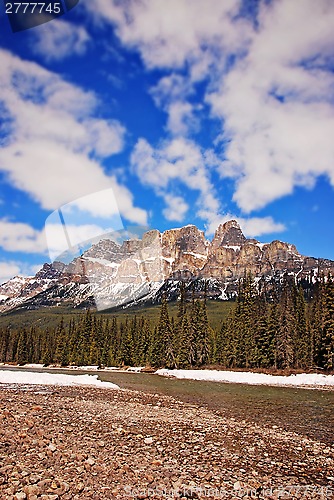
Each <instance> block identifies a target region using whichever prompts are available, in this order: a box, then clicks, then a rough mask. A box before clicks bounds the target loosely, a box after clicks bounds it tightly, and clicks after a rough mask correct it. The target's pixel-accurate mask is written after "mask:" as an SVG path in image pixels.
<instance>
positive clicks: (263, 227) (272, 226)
mask: <svg viewBox="0 0 334 500" xmlns="http://www.w3.org/2000/svg"><path fill="white" fill-rule="evenodd" d="M229 220H236V221H237V222H238V223H239V224H240V227H241V229H242V231H243V233H244V235H245V236H247V237H248V238H253V237H255V236H262V235H264V234H271V233H280V232H282V231H284V230H285V229H286V227H285V225H284V224H282V223H281V222H275V221H274V220H273V218H272V217H270V216H267V217H247V218H245V217H237V216H235V215H233V214H226V215H224V216H223V217H222V216H219V215H216V216H215V215H211V217H210V220H209V223H208V224H207V227H206V232H207V234H214V232H215V230H216V229H217V227H218V226H219V224H224V222H227V221H229Z"/></svg>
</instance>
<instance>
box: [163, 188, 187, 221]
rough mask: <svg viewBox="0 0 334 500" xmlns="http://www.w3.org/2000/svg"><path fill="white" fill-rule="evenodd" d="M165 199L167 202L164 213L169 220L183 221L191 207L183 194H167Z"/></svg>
mask: <svg viewBox="0 0 334 500" xmlns="http://www.w3.org/2000/svg"><path fill="white" fill-rule="evenodd" d="M164 200H165V202H166V204H167V206H166V208H165V209H164V210H163V215H164V217H165V218H166V219H167V220H175V221H179V222H181V221H183V220H184V217H185V215H186V213H187V211H188V209H189V205H188V204H187V203H186V202H185V200H184V199H183V198H182V197H181V196H173V195H171V194H166V195H165V196H164Z"/></svg>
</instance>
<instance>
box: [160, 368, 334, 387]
mask: <svg viewBox="0 0 334 500" xmlns="http://www.w3.org/2000/svg"><path fill="white" fill-rule="evenodd" d="M155 373H156V374H157V375H162V376H163V377H175V378H178V379H190V380H206V381H210V382H231V383H235V384H252V385H278V386H299V387H300V386H326V385H327V386H334V375H322V374H319V373H299V374H297V375H289V376H283V375H267V374H265V373H253V372H229V371H220V370H167V369H165V368H163V369H161V370H157V371H156V372H155Z"/></svg>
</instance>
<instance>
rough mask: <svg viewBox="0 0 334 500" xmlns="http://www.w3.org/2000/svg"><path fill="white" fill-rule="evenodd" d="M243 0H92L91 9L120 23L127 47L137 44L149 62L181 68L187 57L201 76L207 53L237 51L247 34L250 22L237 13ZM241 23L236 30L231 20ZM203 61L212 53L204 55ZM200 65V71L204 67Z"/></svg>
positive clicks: (88, 6)
mask: <svg viewBox="0 0 334 500" xmlns="http://www.w3.org/2000/svg"><path fill="white" fill-rule="evenodd" d="M241 3H242V2H241V1H240V0H225V1H224V2H217V1H216V0H205V1H203V0H169V1H168V2H165V1H164V0H155V1H150V0H144V1H141V2H138V1H136V0H130V1H129V2H126V3H123V2H117V1H111V2H108V3H106V2H105V0H91V1H90V2H87V3H86V4H85V7H86V9H88V10H89V11H90V14H91V15H93V16H95V17H96V18H98V19H99V20H102V21H104V22H107V23H112V24H114V25H115V26H116V33H117V35H118V36H119V38H120V39H121V40H122V42H123V43H124V44H125V45H127V46H128V47H133V48H136V49H137V50H139V52H140V54H141V56H142V59H143V61H144V63H145V64H146V66H147V67H148V68H157V67H158V68H171V67H172V68H181V67H182V66H183V65H184V64H185V63H186V62H191V64H192V65H193V66H197V72H195V71H194V73H196V75H197V77H199V78H203V77H204V76H205V75H206V73H207V65H206V64H204V63H203V57H202V56H203V54H208V53H209V54H211V51H210V50H209V48H212V50H214V49H215V47H217V45H218V46H219V49H220V50H221V51H222V52H223V53H226V54H229V53H230V51H239V50H240V49H241V48H242V47H243V44H244V43H245V41H246V40H247V39H248V36H249V28H248V23H247V22H245V20H244V19H241V18H238V19H235V18H236V15H237V14H238V12H239V10H240V7H241ZM233 20H234V22H236V23H237V24H238V26H240V30H239V31H238V30H236V29H235V28H234V26H233V22H232V21H233ZM204 60H205V62H207V61H210V57H205V58H204ZM200 67H201V69H202V71H200Z"/></svg>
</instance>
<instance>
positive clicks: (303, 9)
mask: <svg viewBox="0 0 334 500" xmlns="http://www.w3.org/2000/svg"><path fill="white" fill-rule="evenodd" d="M86 7H87V9H89V10H90V12H91V13H93V14H94V15H95V17H96V18H99V20H100V21H102V22H106V23H110V24H112V25H114V26H115V27H116V33H117V35H118V36H119V38H120V40H121V42H122V43H123V44H124V45H125V46H127V47H128V48H133V49H135V50H137V51H138V52H139V53H140V54H141V57H142V60H143V62H144V64H145V66H146V68H147V69H153V68H164V70H166V71H167V72H168V71H169V73H167V75H165V76H164V77H163V78H161V79H160V81H159V82H158V83H157V85H156V86H155V87H153V89H152V90H151V94H152V96H153V98H154V100H155V103H156V105H157V106H159V107H160V108H162V109H163V110H164V111H166V113H167V114H168V119H167V130H168V131H169V132H171V133H172V134H174V135H180V134H181V135H187V134H189V132H191V131H192V126H193V122H192V120H193V118H194V116H195V114H194V109H195V108H194V105H195V103H196V102H197V104H198V103H199V102H200V100H201V97H199V96H196V92H195V90H196V83H197V82H199V81H202V83H203V82H204V85H205V90H204V92H205V94H206V98H205V102H206V103H207V104H208V105H209V106H210V107H211V111H212V117H213V118H218V119H219V120H221V130H220V132H219V137H220V138H221V139H223V141H224V142H223V144H224V150H223V154H224V161H223V162H222V161H220V162H218V163H217V164H216V165H215V166H212V167H211V168H217V169H218V171H219V173H220V175H221V177H222V178H223V179H224V178H226V177H229V178H234V180H235V193H234V197H233V198H234V201H235V202H236V203H237V205H238V206H239V208H240V209H241V210H242V211H243V212H244V213H251V212H252V211H254V210H257V209H261V208H263V207H265V206H267V205H268V204H269V203H271V202H272V201H273V200H276V199H279V198H281V197H283V196H286V195H288V194H291V193H292V192H293V190H294V188H295V187H296V186H303V187H306V188H311V187H312V186H313V185H314V183H315V181H316V179H317V178H318V177H319V176H321V175H325V176H327V177H328V178H329V180H330V181H331V183H332V184H333V185H334V162H333V158H334V142H333V140H332V130H334V105H333V102H334V95H333V90H334V75H333V72H332V70H331V68H332V67H333V61H334V52H333V46H334V31H333V25H334V7H333V3H332V2H330V1H329V0H319V1H317V2H314V1H313V0H305V1H304V2H292V1H291V0H275V1H272V2H259V12H258V14H257V19H251V16H248V17H247V18H245V17H244V18H242V17H241V16H238V15H237V14H238V12H239V10H240V7H241V2H239V1H237V0H235V1H233V0H228V1H226V2H217V1H215V0H170V1H169V2H165V1H164V0H156V1H150V0H143V1H141V2H137V1H131V0H130V1H129V2H126V3H123V2H117V1H111V2H109V3H108V4H106V3H105V2H104V0H92V1H91V2H88V3H87V4H86ZM254 21H255V22H254ZM190 96H191V99H190ZM196 99H197V101H196ZM196 119H197V120H198V117H196ZM214 146H215V148H216V151H217V150H218V144H217V143H216V144H214ZM152 175H154V174H153V173H150V176H152ZM157 185H159V182H158V181H157ZM204 210H205V207H204Z"/></svg>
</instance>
